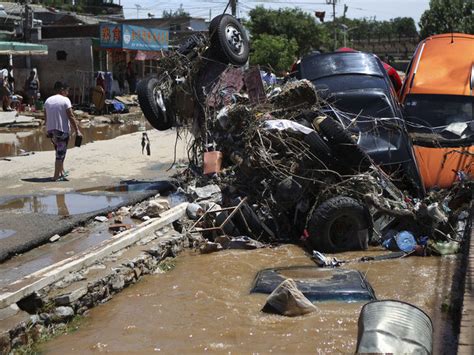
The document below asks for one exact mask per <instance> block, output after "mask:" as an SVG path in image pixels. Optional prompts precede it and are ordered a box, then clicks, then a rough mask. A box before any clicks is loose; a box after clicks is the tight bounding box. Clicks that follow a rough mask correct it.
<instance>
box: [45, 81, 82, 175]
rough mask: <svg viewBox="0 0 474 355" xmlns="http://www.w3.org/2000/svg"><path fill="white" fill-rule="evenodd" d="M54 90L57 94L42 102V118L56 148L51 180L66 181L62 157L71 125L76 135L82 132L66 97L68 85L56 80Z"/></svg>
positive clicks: (65, 149) (64, 153)
mask: <svg viewBox="0 0 474 355" xmlns="http://www.w3.org/2000/svg"><path fill="white" fill-rule="evenodd" d="M54 90H55V91H56V93H57V94H56V95H53V96H50V97H49V98H48V99H47V100H46V102H45V103H44V119H45V125H46V131H47V136H48V137H49V138H51V141H52V142H53V145H54V149H55V150H56V162H55V164H54V176H53V180H54V181H67V179H66V177H65V176H64V159H65V157H66V151H67V144H68V142H69V135H70V131H71V126H72V128H73V130H74V132H75V133H76V134H77V135H78V136H82V133H81V131H80V130H79V127H78V125H77V122H76V118H75V117H74V112H73V110H72V105H71V101H70V100H69V98H68V97H67V95H68V94H69V86H68V85H67V84H65V83H63V82H60V81H58V82H56V83H55V84H54Z"/></svg>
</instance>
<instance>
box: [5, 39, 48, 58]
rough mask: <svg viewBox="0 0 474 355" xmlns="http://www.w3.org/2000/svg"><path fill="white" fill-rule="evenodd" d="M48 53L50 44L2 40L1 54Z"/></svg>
mask: <svg viewBox="0 0 474 355" xmlns="http://www.w3.org/2000/svg"><path fill="white" fill-rule="evenodd" d="M8 54H12V55H47V54H48V46H46V45H44V44H36V43H23V42H5V41H0V55H8Z"/></svg>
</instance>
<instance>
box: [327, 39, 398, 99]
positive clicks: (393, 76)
mask: <svg viewBox="0 0 474 355" xmlns="http://www.w3.org/2000/svg"><path fill="white" fill-rule="evenodd" d="M336 52H358V51H356V50H355V49H353V48H349V47H341V48H339V49H338V50H336ZM381 62H382V64H383V67H384V69H385V71H386V72H387V74H388V76H389V78H390V81H391V82H392V84H393V87H394V88H395V91H396V92H397V94H398V92H399V91H400V89H401V88H402V79H401V78H400V75H398V73H397V71H396V69H395V68H394V67H392V66H391V65H390V64H388V63H385V62H384V61H382V60H381Z"/></svg>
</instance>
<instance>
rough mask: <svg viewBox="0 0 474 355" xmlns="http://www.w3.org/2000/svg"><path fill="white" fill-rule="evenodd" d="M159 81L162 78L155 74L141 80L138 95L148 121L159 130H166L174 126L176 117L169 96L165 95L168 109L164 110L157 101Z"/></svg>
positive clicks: (164, 100)
mask: <svg viewBox="0 0 474 355" xmlns="http://www.w3.org/2000/svg"><path fill="white" fill-rule="evenodd" d="M159 83H160V80H159V79H158V78H156V77H154V76H151V77H148V78H145V79H143V80H141V81H140V82H139V83H138V86H137V95H138V102H139V104H140V108H141V109H142V111H143V114H144V115H145V118H146V119H147V120H148V122H150V124H151V125H152V126H153V127H154V128H156V129H157V130H159V131H165V130H167V129H169V128H171V127H172V126H173V123H174V121H175V119H174V113H173V111H172V109H171V105H170V104H169V103H170V100H169V98H168V97H163V102H164V105H165V107H166V111H163V109H162V108H161V107H160V105H159V104H158V102H157V96H156V95H157V93H156V90H157V89H158V87H159Z"/></svg>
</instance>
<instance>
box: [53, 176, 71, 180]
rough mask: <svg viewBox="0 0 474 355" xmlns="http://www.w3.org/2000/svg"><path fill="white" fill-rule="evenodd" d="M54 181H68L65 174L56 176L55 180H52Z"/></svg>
mask: <svg viewBox="0 0 474 355" xmlns="http://www.w3.org/2000/svg"><path fill="white" fill-rule="evenodd" d="M54 181H69V180H68V179H66V177H65V176H60V177H58V178H57V179H56V180H54Z"/></svg>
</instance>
